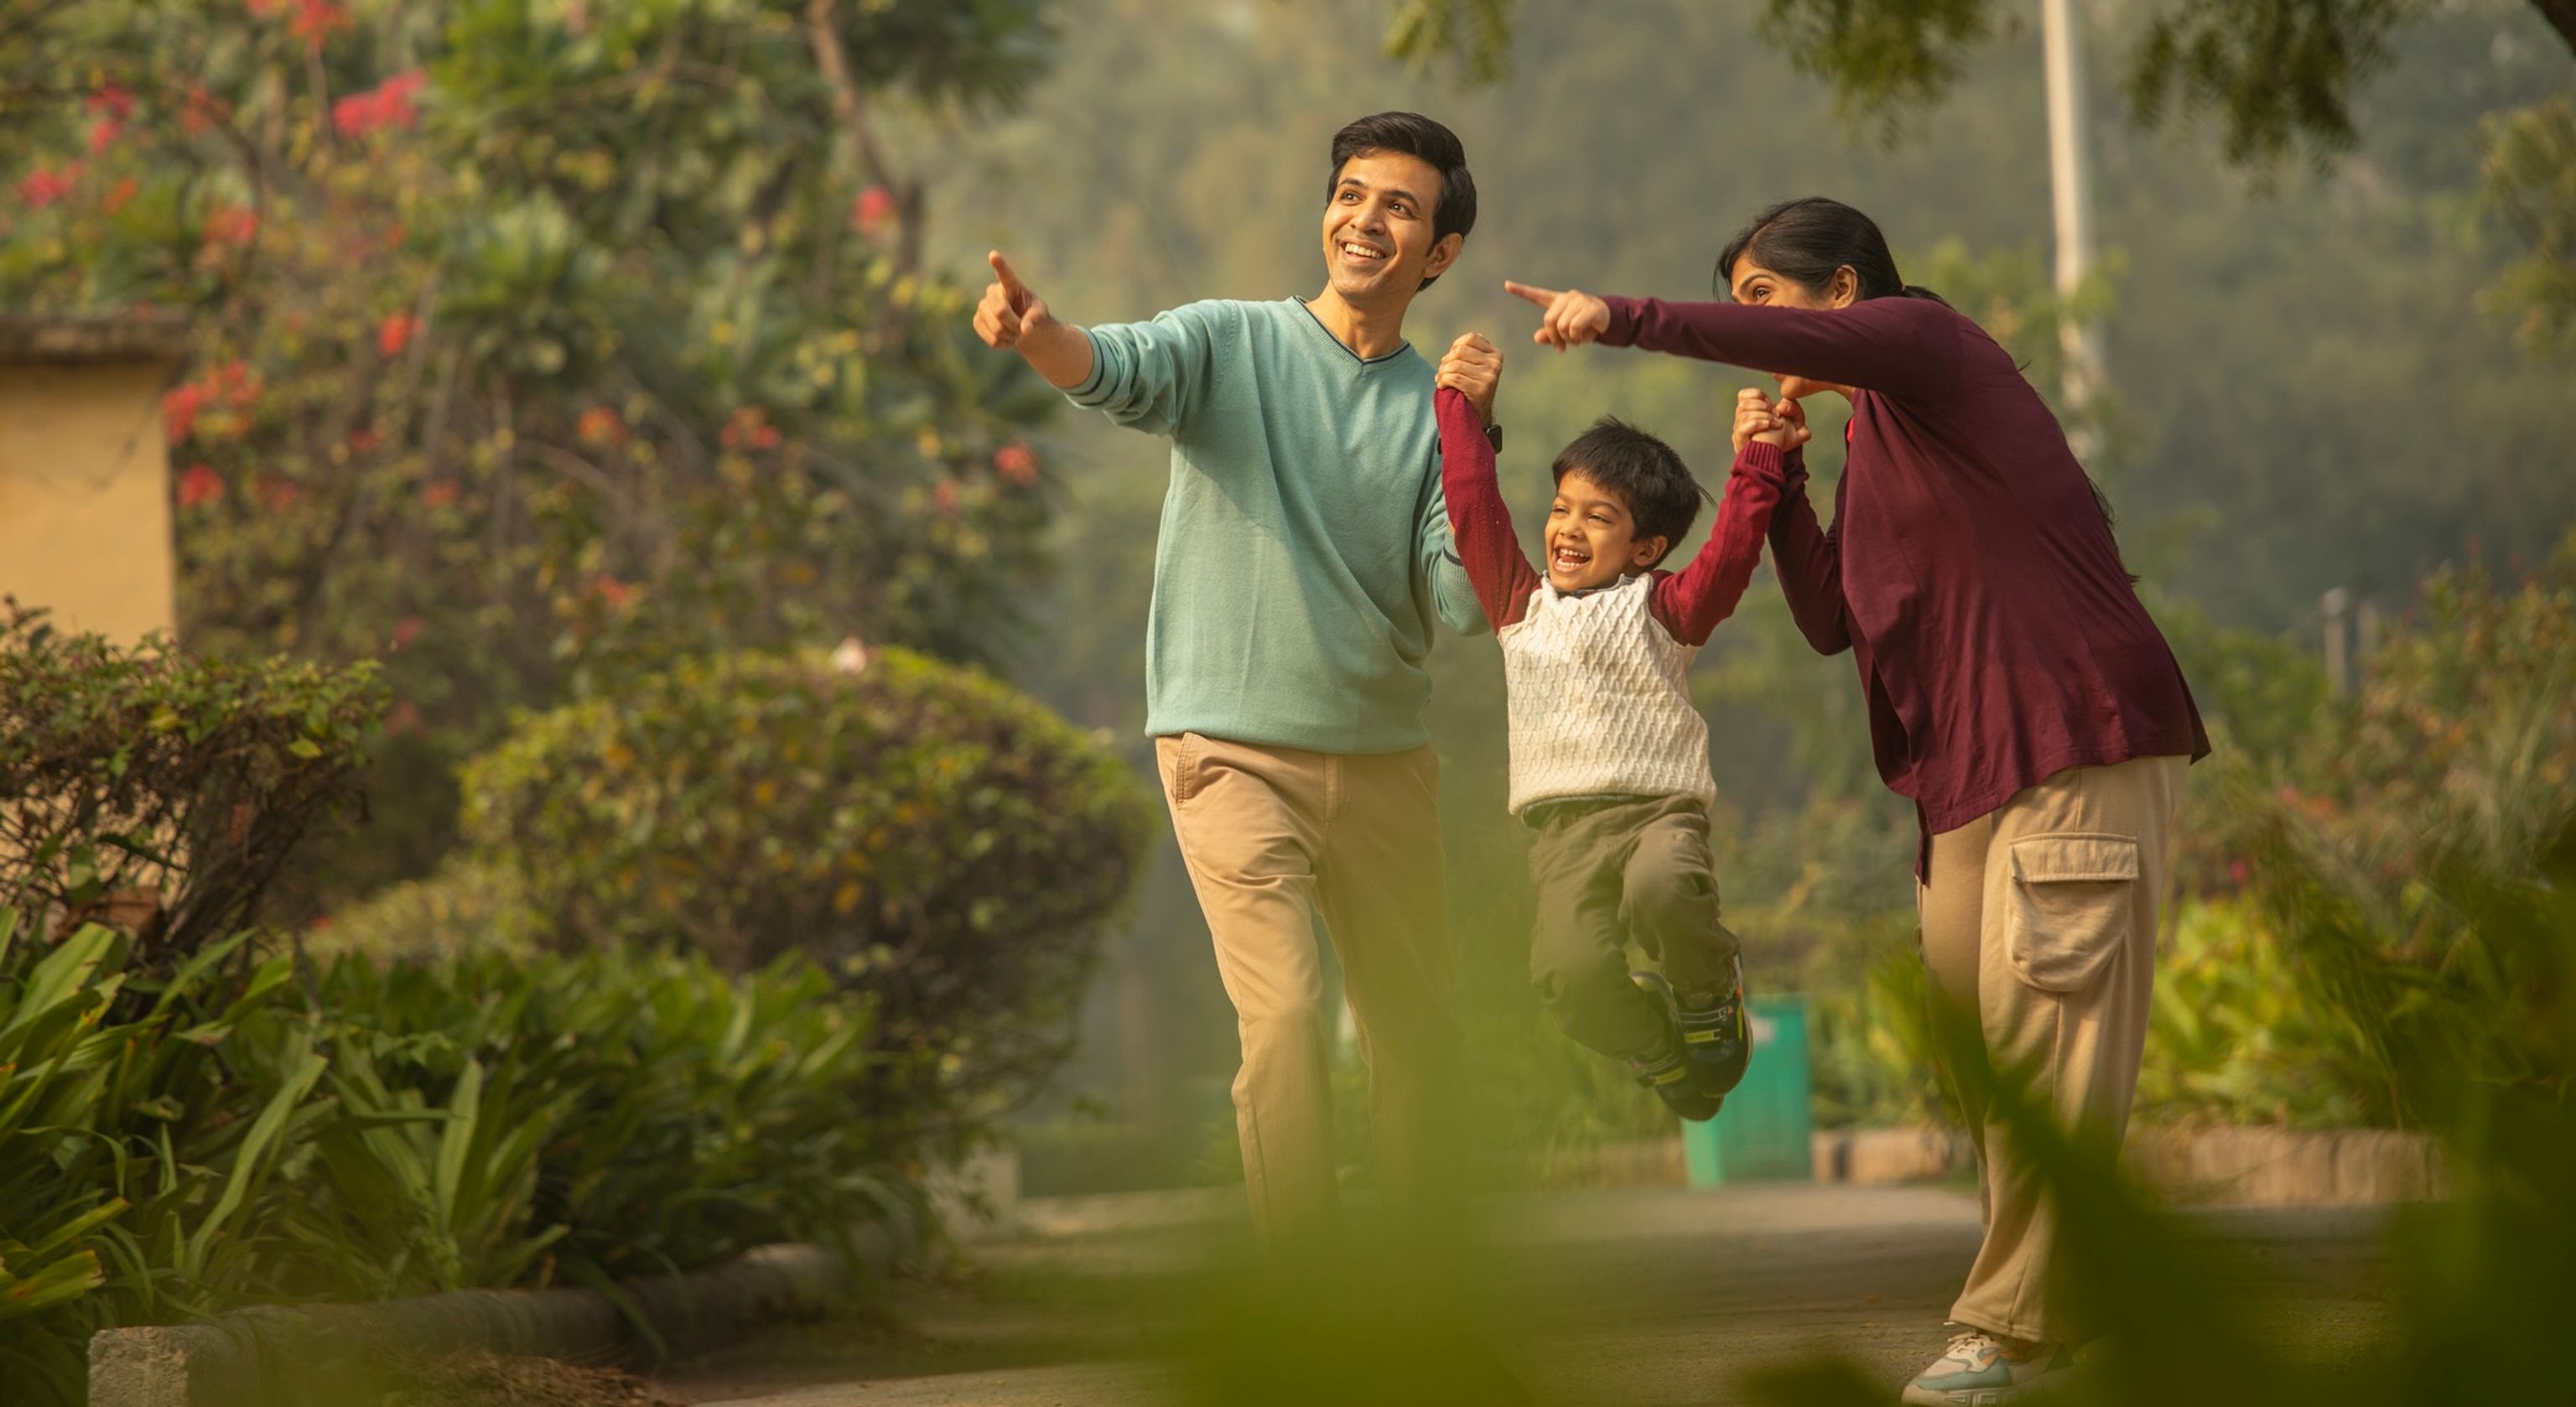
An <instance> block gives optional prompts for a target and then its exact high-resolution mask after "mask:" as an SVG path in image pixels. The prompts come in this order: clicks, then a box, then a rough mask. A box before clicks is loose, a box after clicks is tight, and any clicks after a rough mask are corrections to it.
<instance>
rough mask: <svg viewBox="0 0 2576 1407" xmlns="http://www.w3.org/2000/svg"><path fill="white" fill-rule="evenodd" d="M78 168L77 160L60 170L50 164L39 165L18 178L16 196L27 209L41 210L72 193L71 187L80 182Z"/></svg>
mask: <svg viewBox="0 0 2576 1407" xmlns="http://www.w3.org/2000/svg"><path fill="white" fill-rule="evenodd" d="M80 170H81V168H80V163H79V162H77V161H74V162H70V163H68V164H66V165H65V166H64V167H63V169H61V170H60V171H57V170H55V169H54V168H52V167H50V166H39V167H37V168H36V169H35V170H33V171H30V172H28V173H27V174H26V175H25V176H24V177H22V178H21V179H20V180H19V182H18V198H19V199H20V200H23V201H25V202H26V203H27V208H28V209H30V210H42V209H44V208H45V207H46V206H48V205H51V204H53V203H54V202H55V201H58V200H60V199H62V198H63V197H64V196H67V195H70V194H71V193H72V187H73V186H75V185H78V184H79V183H80Z"/></svg>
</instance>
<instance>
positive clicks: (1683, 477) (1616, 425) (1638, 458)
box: [1550, 415, 1708, 566]
mask: <svg viewBox="0 0 2576 1407" xmlns="http://www.w3.org/2000/svg"><path fill="white" fill-rule="evenodd" d="M1578 469H1579V470H1581V471H1582V472H1583V477H1585V478H1587V479H1590V480H1591V481H1592V482H1594V483H1596V484H1598V485H1600V486H1601V487H1602V488H1604V489H1607V490H1609V491H1610V492H1611V493H1613V494H1615V495H1617V496H1618V499H1619V501H1620V502H1622V503H1625V504H1627V505H1628V516H1629V517H1631V518H1634V519H1636V520H1637V536H1639V537H1641V538H1646V537H1660V538H1662V539H1663V540H1664V556H1665V557H1668V556H1671V555H1672V550H1673V548H1674V547H1676V546H1678V545H1679V544H1680V543H1681V540H1682V536H1683V534H1685V533H1688V532H1689V531H1690V529H1691V523H1692V521H1693V520H1694V519H1696V518H1698V517H1699V505H1700V502H1701V500H1703V499H1705V498H1707V497H1708V494H1707V493H1706V491H1704V490H1703V489H1701V488H1700V486H1699V481H1698V480H1696V479H1694V478H1692V477H1691V472H1690V466H1688V465H1686V464H1684V463H1682V457H1681V456H1680V455H1678V454H1675V453H1673V447H1672V446H1671V445H1668V444H1665V443H1664V442H1663V441H1661V440H1659V439H1656V438H1655V437H1654V436H1652V435H1649V434H1647V433H1646V432H1645V431H1643V430H1640V429H1638V428H1637V427H1636V426H1634V425H1631V424H1629V423H1628V422H1626V421H1624V420H1621V419H1618V418H1617V417H1615V416H1608V415H1605V416H1603V417H1601V418H1600V419H1599V420H1596V421H1594V422H1592V428H1591V429H1589V430H1586V431H1584V432H1583V433H1582V434H1580V435H1577V436H1575V437H1574V442H1573V443H1571V444H1569V445H1567V446H1566V447H1565V448H1564V449H1562V450H1559V451H1558V452H1557V456H1556V463H1555V465H1554V466H1552V468H1551V470H1550V472H1551V473H1553V474H1554V475H1555V476H1556V481H1557V482H1558V483H1563V482H1565V476H1566V475H1567V474H1569V473H1572V472H1574V471H1575V470H1578ZM1663 559H1664V557H1657V558H1656V559H1655V561H1656V562H1660V561H1662V560H1663ZM1647 565H1649V566H1652V565H1654V563H1652V562H1650V563H1648V564H1647Z"/></svg>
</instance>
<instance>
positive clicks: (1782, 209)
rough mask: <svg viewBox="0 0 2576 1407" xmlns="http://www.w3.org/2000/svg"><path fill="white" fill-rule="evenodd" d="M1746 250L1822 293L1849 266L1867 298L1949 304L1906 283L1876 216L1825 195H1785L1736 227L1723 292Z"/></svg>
mask: <svg viewBox="0 0 2576 1407" xmlns="http://www.w3.org/2000/svg"><path fill="white" fill-rule="evenodd" d="M1747 254H1750V255H1752V256H1753V261H1754V262H1755V263H1757V264H1760V265H1761V266H1762V267H1764V268H1766V269H1769V270H1770V271H1772V272H1773V273H1775V274H1778V275H1780V276H1781V277H1782V278H1786V279H1794V280H1796V281H1797V282H1798V283H1799V284H1800V285H1801V286H1802V287H1804V288H1806V289H1807V291H1809V292H1811V293H1814V294H1817V295H1818V296H1822V295H1823V293H1824V291H1825V289H1826V287H1827V286H1828V285H1830V284H1831V283H1832V282H1833V281H1834V270H1836V269H1839V268H1842V267H1844V266H1846V265H1848V266H1850V268H1851V271H1852V272H1853V273H1854V274H1856V275H1858V276H1859V278H1860V297H1861V298H1862V299H1864V300H1866V299H1870V298H1929V299H1931V300H1932V301H1933V302H1935V303H1940V304H1942V305H1943V306H1944V307H1946V306H1948V300H1946V299H1944V298H1943V297H1942V296H1941V295H1940V294H1938V293H1935V292H1933V291H1932V290H1931V289H1928V288H1923V287H1919V286H1917V285H1915V284H1910V283H1907V282H1906V281H1905V279H1904V278H1903V276H1901V275H1899V274H1898V273H1897V272H1896V256H1895V255H1893V254H1890V253H1888V252H1887V236H1886V235H1883V234H1881V233H1879V231H1878V222H1877V221H1875V220H1873V219H1871V218H1869V217H1868V216H1867V215H1864V214H1862V213H1860V212H1859V211H1857V210H1854V209H1852V208H1851V207H1850V206H1848V205H1845V204H1843V203H1842V202H1841V201H1839V200H1829V199H1827V198H1825V197H1824V196H1821V195H1810V196H1803V197H1801V198H1799V199H1797V200H1784V201H1782V202H1780V203H1779V204H1777V205H1774V206H1772V207H1771V208H1770V209H1768V210H1765V211H1763V212H1762V213H1761V214H1759V215H1756V216H1754V217H1753V220H1752V223H1750V224H1748V225H1746V226H1745V227H1744V228H1743V229H1740V230H1738V231H1736V232H1735V238H1733V239H1730V240H1728V241H1727V242H1726V247H1725V248H1724V249H1721V250H1719V251H1718V254H1717V291H1718V293H1719V294H1720V295H1723V294H1724V293H1725V292H1726V291H1727V290H1728V289H1730V288H1733V287H1734V286H1735V264H1736V261H1737V260H1739V259H1742V258H1743V257H1744V256H1745V255H1747Z"/></svg>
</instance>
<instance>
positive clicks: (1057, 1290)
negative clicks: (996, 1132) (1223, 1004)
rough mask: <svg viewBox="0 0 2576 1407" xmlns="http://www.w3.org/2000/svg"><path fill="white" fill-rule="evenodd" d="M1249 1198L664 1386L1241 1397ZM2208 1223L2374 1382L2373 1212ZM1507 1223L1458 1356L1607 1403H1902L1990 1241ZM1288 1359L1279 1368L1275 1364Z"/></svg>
mask: <svg viewBox="0 0 2576 1407" xmlns="http://www.w3.org/2000/svg"><path fill="white" fill-rule="evenodd" d="M1239 1196H1240V1194H1239V1193H1214V1194H1188V1193H1184V1194H1151V1195H1146V1196H1140V1197H1134V1198H1101V1199H1084V1200H1080V1201H1062V1202H1038V1203H1034V1204H1032V1205H1031V1207H1030V1208H1029V1211H1028V1214H1027V1216H1026V1217H1025V1218H1024V1221H1025V1222H1026V1224H1027V1226H1028V1234H1026V1235H1023V1236H1021V1237H1019V1238H1016V1239H1013V1240H1009V1241H1002V1242H995V1243H988V1244H984V1245H979V1246H976V1247H974V1248H972V1250H971V1252H970V1253H969V1256H970V1260H969V1264H968V1266H967V1267H966V1268H965V1269H964V1270H963V1271H961V1272H960V1273H958V1274H956V1275H954V1276H951V1277H949V1278H948V1279H946V1280H944V1281H942V1282H938V1283H927V1284H925V1283H907V1284H905V1285H904V1286H902V1287H901V1288H899V1289H898V1290H897V1291H896V1292H895V1293H894V1294H893V1295H892V1296H891V1297H890V1298H889V1300H888V1301H887V1302H886V1303H885V1304H884V1305H882V1306H881V1307H879V1308H878V1309H877V1310H875V1311H872V1312H870V1313H868V1314H865V1315H857V1316H850V1317H844V1318H842V1319H838V1320H835V1321H833V1322H828V1323H821V1324H810V1325H797V1326H783V1327H781V1328H778V1329H776V1330H773V1331H771V1332H768V1333H765V1334H764V1335H762V1336H761V1337H759V1338H758V1339H756V1340H755V1341H752V1342H749V1343H745V1344H742V1345H739V1346H736V1347H735V1348H733V1349H730V1350H728V1351H726V1352H724V1353H722V1354H720V1355H717V1356H715V1357H713V1358H710V1359H708V1360H705V1361H702V1362H699V1363H695V1364H690V1365H684V1366H683V1367H681V1368H680V1369H678V1370H676V1371H672V1372H668V1373H665V1374H664V1375H662V1376H661V1377H660V1378H659V1379H658V1380H657V1386H658V1387H659V1388H660V1389H661V1390H662V1391H663V1392H665V1393H668V1394H670V1395H671V1396H674V1397H677V1398H679V1399H681V1400H683V1401H686V1402H690V1403H699V1404H718V1403H722V1404H735V1405H736V1407H753V1405H754V1404H757V1407H1131V1404H1133V1407H1152V1404H1156V1403H1162V1402H1172V1403H1179V1402H1182V1401H1184V1400H1186V1399H1187V1398H1190V1397H1196V1398H1197V1399H1198V1400H1222V1399H1223V1398H1224V1397H1225V1396H1226V1394H1225V1393H1223V1392H1213V1393H1212V1392H1210V1391H1209V1390H1208V1388H1207V1380H1206V1379H1205V1377H1204V1376H1203V1375H1202V1376H1199V1377H1193V1376H1191V1375H1192V1374H1193V1373H1194V1372H1197V1371H1199V1369H1200V1367H1201V1366H1203V1365H1200V1364H1198V1363H1197V1360H1196V1359H1194V1358H1193V1354H1194V1353H1195V1352H1197V1351H1198V1350H1199V1349H1200V1346H1201V1345H1200V1337H1199V1336H1201V1335H1203V1333H1204V1330H1205V1326H1206V1324H1207V1323H1208V1322H1209V1321H1208V1319H1207V1317H1206V1309H1207V1306H1208V1304H1209V1303H1211V1302H1212V1301H1214V1300H1217V1299H1220V1298H1221V1297H1222V1296H1223V1295H1224V1293H1225V1290H1224V1286H1225V1285H1226V1283H1227V1282H1226V1281H1225V1280H1224V1278H1223V1277H1222V1275H1221V1274H1220V1273H1219V1270H1218V1267H1221V1266H1223V1265H1226V1264H1228V1263H1229V1259H1228V1258H1229V1256H1230V1255H1231V1254H1232V1253H1233V1252H1234V1251H1235V1250H1236V1249H1237V1248H1238V1245H1239V1236H1240V1231H1239V1220H1240V1218H1239V1213H1238V1210H1237V1207H1236V1203H1235V1200H1234V1199H1235V1198H1238V1197H1239ZM2197 1220H2198V1221H2199V1222H2200V1223H2201V1224H2202V1226H2203V1229H2205V1230H2206V1231H2209V1232H2211V1233H2214V1234H2215V1235H2217V1236H2219V1237H2221V1238H2223V1239H2224V1240H2225V1241H2227V1242H2228V1243H2230V1244H2231V1245H2232V1246H2233V1248H2234V1249H2236V1250H2237V1251H2238V1252H2239V1253H2240V1254H2241V1255H2242V1257H2243V1258H2244V1262H2245V1263H2246V1264H2249V1265H2251V1266H2252V1267H2253V1271H2252V1274H2253V1276H2254V1277H2255V1278H2258V1279H2260V1280H2262V1281H2263V1282H2264V1283H2263V1284H2261V1285H2259V1286H2256V1287H2254V1288H2257V1289H2260V1290H2262V1291H2264V1292H2266V1303H2267V1305H2268V1308H2266V1309H2265V1310H2263V1311H2262V1315H2263V1320H2262V1322H2258V1323H2257V1324H2254V1325H2252V1326H2251V1327H2253V1328H2254V1329H2255V1330H2256V1331H2257V1332H2260V1333H2262V1334H2264V1335H2265V1336H2266V1337H2268V1338H2272V1339H2274V1340H2275V1341H2276V1342H2280V1343H2283V1344H2287V1345H2291V1346H2293V1347H2294V1348H2295V1351H2296V1352H2297V1353H2298V1354H2299V1355H2300V1356H2302V1357H2308V1358H2312V1359H2314V1360H2317V1361H2324V1362H2333V1363H2339V1364H2349V1365H2352V1366H2353V1367H2354V1368H2355V1370H2356V1371H2359V1370H2361V1366H2362V1365H2363V1364H2364V1362H2365V1360H2366V1357H2367V1355H2368V1353H2369V1351H2370V1350H2371V1348H2372V1345H2373V1344H2374V1342H2375V1341H2376V1340H2377V1339H2378V1337H2379V1336H2380V1335H2381V1333H2382V1332H2383V1331H2384V1330H2385V1328H2386V1326H2387V1323H2388V1309H2387V1304H2386V1299H2385V1295H2384V1292H2383V1289H2382V1284H2381V1279H2382V1275H2381V1264H2380V1258H2379V1253H2378V1245H2379V1239H2380V1237H2379V1228H2380V1218H2379V1215H2378V1214H2376V1213H2373V1212H2368V1211H2348V1210H2333V1211H2324V1210H2318V1211H2308V1210H2299V1211H2290V1210H2277V1211H2276V1210H2266V1211H2230V1212H2210V1213H2202V1214H2200V1216H2199V1217H2198V1218H2197ZM1496 1226H1497V1228H1498V1233H1497V1234H1496V1235H1495V1236H1494V1237H1493V1238H1492V1244H1490V1245H1489V1246H1488V1247H1487V1249H1486V1250H1485V1251H1484V1252H1483V1253H1482V1254H1481V1255H1480V1256H1479V1258H1478V1260H1477V1263H1476V1266H1475V1268H1474V1271H1473V1273H1472V1275H1470V1276H1468V1277H1466V1279H1467V1280H1468V1282H1469V1283H1468V1284H1466V1285H1465V1287H1464V1288H1463V1290H1462V1295H1463V1298H1464V1302H1465V1304H1466V1308H1465V1311H1464V1319H1463V1323H1464V1324H1465V1325H1466V1327H1465V1329H1464V1330H1463V1331H1462V1335H1461V1337H1460V1339H1459V1340H1458V1342H1459V1343H1461V1344H1468V1341H1469V1340H1472V1341H1473V1342H1472V1344H1468V1346H1467V1348H1466V1349H1465V1350H1464V1351H1466V1352H1469V1353H1471V1354H1476V1355H1485V1356H1489V1357H1490V1359H1491V1366H1492V1367H1493V1368H1494V1369H1496V1370H1498V1371H1499V1372H1500V1373H1503V1374H1507V1375H1508V1376H1509V1378H1511V1379H1513V1380H1516V1381H1517V1383H1518V1384H1519V1385H1520V1386H1521V1387H1522V1388H1524V1389H1525V1390H1526V1395H1527V1400H1530V1401H1534V1402H1540V1403H1551V1404H1555V1403H1562V1404H1576V1403H1580V1404H1599V1407H1684V1404H1688V1405H1689V1407H1723V1404H1732V1403H1738V1402H1741V1401H1743V1400H1744V1399H1743V1398H1742V1397H1741V1395H1740V1392H1739V1389H1738V1386H1737V1384H1738V1380H1739V1379H1740V1378H1741V1376H1742V1375H1743V1374H1744V1373H1745V1372H1747V1371H1748V1370H1754V1369H1761V1368H1765V1367H1773V1366H1779V1365H1784V1364H1787V1363H1791V1362H1795V1361H1798V1360H1801V1359H1803V1358H1807V1357H1809V1356H1812V1355H1814V1354H1816V1353H1818V1352H1820V1351H1822V1352H1831V1353H1837V1354H1840V1355H1842V1356H1844V1357H1845V1358H1847V1359H1848V1360H1850V1361H1851V1362H1853V1363H1854V1364H1856V1365H1857V1366H1858V1367H1860V1368H1861V1369H1862V1370H1863V1371H1864V1372H1865V1373H1867V1374H1868V1375H1869V1376H1870V1377H1871V1378H1872V1379H1873V1380H1875V1381H1877V1382H1882V1383H1884V1384H1885V1385H1886V1387H1887V1391H1888V1400H1889V1401H1891V1402H1892V1401H1894V1399H1895V1392H1896V1388H1897V1387H1898V1386H1899V1385H1901V1384H1902V1383H1903V1382H1904V1381H1905V1379H1906V1378H1908V1377H1909V1376H1911V1375H1912V1374H1913V1373H1914V1372H1916V1371H1918V1370H1919V1369H1920V1368H1921V1367H1922V1366H1923V1365H1924V1363H1926V1362H1927V1361H1929V1359H1930V1358H1931V1357H1932V1356H1933V1355H1934V1354H1935V1353H1936V1352H1937V1351H1938V1350H1939V1348H1940V1346H1941V1342H1942V1329H1941V1320H1942V1316H1943V1314H1944V1312H1945V1311H1946V1309H1947V1308H1948V1304H1949V1300H1950V1296H1951V1295H1952V1294H1953V1293H1954V1292H1955V1291H1956V1289H1957V1286H1958V1283H1959V1279H1960V1277H1961V1275H1962V1274H1963V1273H1964V1272H1965V1270H1966V1268H1967V1264H1968V1261H1969V1258H1970V1256H1971V1254H1972V1252H1973V1251H1974V1249H1975V1246H1976V1242H1977V1214H1976V1205H1975V1201H1974V1199H1973V1197H1972V1196H1971V1195H1969V1194H1967V1193H1964V1192H1960V1191H1956V1190H1951V1189H1940V1188H1855V1187H1817V1186H1797V1185H1767V1186H1766V1185H1748V1186H1742V1187H1730V1188H1723V1189H1718V1190H1714V1191H1686V1190H1679V1189H1674V1190H1660V1189H1658V1190H1625V1191H1613V1192H1588V1193H1564V1194H1555V1195H1550V1196H1544V1197H1531V1198H1526V1199H1522V1200H1519V1201H1515V1202H1513V1203H1511V1204H1509V1205H1508V1206H1506V1207H1505V1208H1504V1209H1503V1210H1502V1214H1501V1215H1500V1216H1499V1217H1498V1218H1497V1220H1496ZM1387 1303H1389V1304H1403V1303H1410V1301H1406V1300H1404V1299H1402V1298H1401V1297H1400V1296H1398V1297H1391V1298H1390V1299H1389V1300H1388V1301H1387ZM1360 1312H1369V1311H1360ZM1298 1319H1299V1316H1298V1315H1296V1314H1295V1313H1294V1312H1293V1308H1292V1312H1291V1313H1288V1314H1285V1315H1280V1316H1276V1317H1274V1318H1268V1319H1265V1318H1263V1317H1261V1316H1260V1315H1259V1314H1257V1313H1256V1314H1252V1315H1238V1316H1237V1321H1236V1322H1238V1323H1250V1324H1255V1325H1261V1326H1265V1327H1264V1328H1263V1329H1260V1330H1256V1331H1259V1332H1266V1331H1267V1329H1266V1326H1267V1325H1269V1324H1272V1323H1276V1324H1277V1325H1278V1328H1277V1332H1278V1334H1279V1335H1280V1336H1281V1337H1282V1338H1287V1339H1294V1338H1296V1337H1297V1336H1299V1335H1301V1334H1304V1333H1306V1332H1308V1331H1309V1330H1310V1329H1311V1327H1312V1326H1311V1325H1310V1324H1307V1323H1304V1322H1292V1321H1298ZM1408 1332H1410V1331H1408ZM1408 1351H1411V1350H1408ZM1292 1359H1293V1353H1290V1352H1288V1351H1285V1350H1283V1353H1282V1357H1281V1358H1280V1360H1279V1361H1280V1362H1281V1363H1283V1364H1285V1363H1288V1362H1290V1361H1292ZM1240 1366H1241V1365H1240V1364H1238V1365H1237V1367H1238V1368H1240ZM1192 1384H1196V1385H1197V1388H1198V1390H1197V1391H1196V1392H1195V1393H1192V1392H1188V1391H1186V1389H1187V1388H1188V1387H1189V1386H1190V1385H1192ZM1429 1396H1430V1399H1431V1400H1434V1401H1437V1400H1440V1399H1441V1398H1442V1397H1444V1396H1446V1394H1445V1393H1442V1392H1441V1391H1439V1390H1438V1389H1434V1390H1433V1391H1432V1392H1431V1393H1430V1394H1429Z"/></svg>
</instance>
